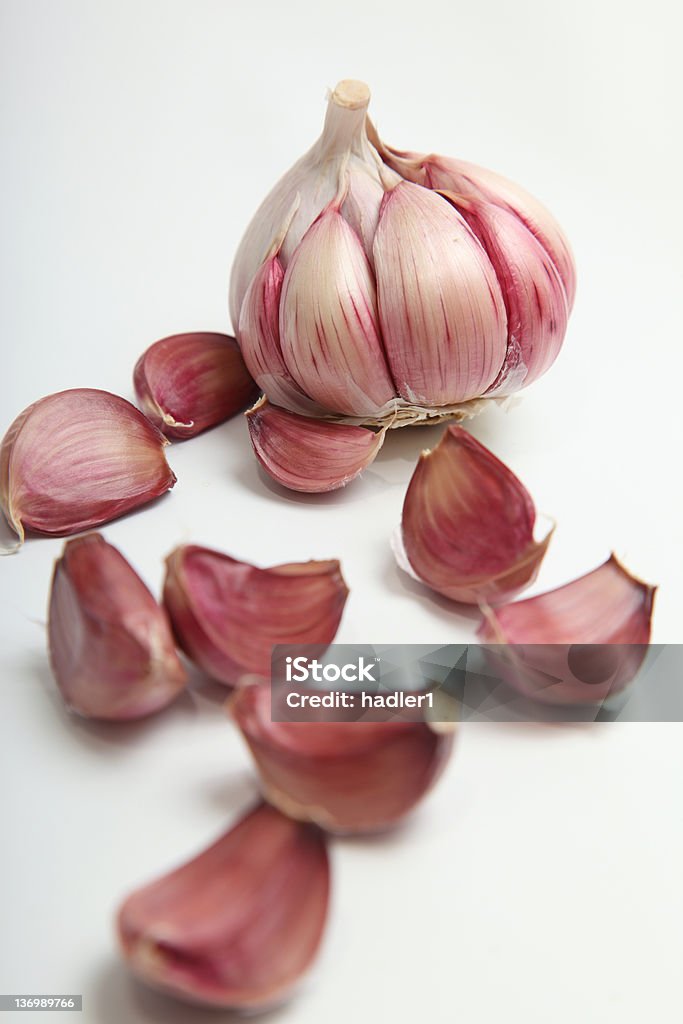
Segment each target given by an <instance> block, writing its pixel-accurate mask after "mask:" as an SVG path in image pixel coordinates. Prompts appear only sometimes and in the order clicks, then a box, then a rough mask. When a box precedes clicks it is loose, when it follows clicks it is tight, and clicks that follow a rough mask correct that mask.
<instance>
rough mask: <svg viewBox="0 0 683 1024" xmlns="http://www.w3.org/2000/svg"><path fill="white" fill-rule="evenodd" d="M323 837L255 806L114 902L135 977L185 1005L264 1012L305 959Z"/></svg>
mask: <svg viewBox="0 0 683 1024" xmlns="http://www.w3.org/2000/svg"><path fill="white" fill-rule="evenodd" d="M329 884H330V883H329V861H328V856H327V847H326V842H325V837H324V834H323V833H322V832H321V831H320V830H318V829H316V828H315V827H314V826H312V825H306V824H302V823H301V822H296V821H291V820H290V819H289V818H287V817H285V816H284V815H282V814H280V813H279V811H277V810H275V809H274V808H272V807H269V806H268V805H266V804H260V805H259V806H257V807H256V808H255V809H254V810H252V811H251V812H250V813H249V814H247V815H246V816H245V817H244V818H242V820H241V821H239V822H238V824H237V825H235V826H234V828H232V829H231V830H230V831H229V832H227V833H225V835H223V836H221V838H220V839H218V840H217V841H216V842H214V843H213V844H212V845H211V846H209V847H208V849H206V850H204V851H203V852H202V853H200V854H199V855H198V856H196V857H194V858H193V859H192V860H190V861H188V862H187V863H186V864H183V865H182V867H179V868H176V869H175V870H174V871H171V872H170V873H169V874H167V875H164V876H163V877H162V878H160V879H158V880H157V881H155V882H152V883H150V884H149V885H146V886H144V887H143V888H141V889H138V890H137V891H135V892H134V893H132V895H130V896H129V897H128V898H127V899H126V901H125V902H124V903H123V905H122V907H121V909H120V910H119V913H118V917H117V930H118V936H119V941H120V944H121V948H122V951H123V955H124V957H125V959H126V961H127V962H128V965H129V967H130V968H131V970H132V971H133V973H134V974H135V975H137V976H138V977H139V978H141V979H142V980H143V981H145V982H147V983H148V984H150V985H152V986H153V987H155V988H158V989H161V990H162V991H165V992H167V993H169V994H170V995H173V996H176V997H178V998H180V999H183V1000H186V1001H188V1002H195V1003H201V1004H206V1005H208V1006H213V1007H223V1008H234V1009H245V1010H257V1009H265V1008H267V1007H270V1006H273V1005H275V1004H276V1003H279V1002H282V1001H283V1000H284V999H285V998H286V997H288V996H289V995H290V994H291V992H292V989H293V988H294V986H295V985H296V983H297V982H298V981H299V979H300V978H301V976H302V975H303V974H304V972H305V971H306V970H307V969H308V968H309V966H310V964H311V963H312V961H313V959H314V957H315V955H316V953H317V950H318V947H319V945H320V940H321V938H322V934H323V930H324V927H325V921H326V917H327V908H328V901H329Z"/></svg>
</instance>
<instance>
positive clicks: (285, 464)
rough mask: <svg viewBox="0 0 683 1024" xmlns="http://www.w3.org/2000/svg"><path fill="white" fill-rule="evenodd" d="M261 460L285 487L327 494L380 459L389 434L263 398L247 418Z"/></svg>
mask: <svg viewBox="0 0 683 1024" xmlns="http://www.w3.org/2000/svg"><path fill="white" fill-rule="evenodd" d="M247 425H248V427H249V437H250V439H251V443H252V445H253V448H254V453H255V455H256V458H257V459H258V461H259V462H260V463H261V465H262V466H263V468H264V469H265V470H266V472H267V473H268V474H269V476H271V477H272V478H273V480H276V481H277V483H279V484H281V485H282V486H283V487H287V488H289V489H290V490H293V491H302V492H304V493H318V494H319V493H322V492H325V491H335V490H337V489H338V488H340V487H344V486H345V485H346V484H347V483H348V482H349V481H350V480H353V479H354V477H356V476H358V475H359V473H361V472H362V471H363V470H364V469H365V468H366V467H367V466H369V465H370V463H371V462H372V461H373V460H374V459H375V457H376V455H377V452H378V451H379V449H380V448H381V447H382V444H383V442H384V436H385V431H384V430H379V431H372V430H369V429H368V428H367V427H356V426H352V425H350V424H347V423H331V422H328V421H326V420H317V419H313V418H311V417H309V416H294V415H292V413H290V412H285V410H284V409H280V408H278V407H277V406H276V405H271V404H270V403H269V402H268V400H267V399H265V398H264V399H263V400H262V401H261V402H259V403H258V404H257V405H255V406H254V408H253V409H250V410H249V412H248V413H247Z"/></svg>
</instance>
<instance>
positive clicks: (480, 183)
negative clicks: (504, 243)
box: [367, 120, 576, 312]
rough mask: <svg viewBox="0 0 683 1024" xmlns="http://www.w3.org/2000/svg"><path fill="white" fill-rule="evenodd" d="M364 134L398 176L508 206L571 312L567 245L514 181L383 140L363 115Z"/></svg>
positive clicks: (532, 198)
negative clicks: (544, 256)
mask: <svg viewBox="0 0 683 1024" xmlns="http://www.w3.org/2000/svg"><path fill="white" fill-rule="evenodd" d="M367 129H368V136H369V138H370V141H371V142H372V144H373V145H374V146H375V148H376V149H377V151H378V153H379V154H380V156H381V157H382V160H384V162H385V163H386V164H387V165H388V166H389V167H391V168H392V170H394V171H396V172H397V173H398V174H400V175H401V176H402V177H403V178H406V179H407V180H408V181H412V182H414V183H416V184H418V185H422V186H423V187H425V188H432V189H437V190H439V191H443V190H445V191H450V192H455V193H457V194H458V195H461V196H465V197H466V198H468V199H479V200H485V201H486V202H487V203H493V204H494V205H495V206H500V207H502V208H504V209H507V210H510V212H511V213H513V214H515V216H517V217H519V219H520V220H521V221H522V223H523V224H524V225H525V226H526V227H527V228H528V229H529V231H531V233H532V235H534V236H535V237H536V238H537V239H538V241H539V242H540V243H541V245H542V246H543V248H544V249H545V250H546V252H547V253H548V255H549V256H550V258H551V260H552V261H553V263H554V264H555V267H556V268H557V271H558V273H559V275H560V278H561V280H562V284H563V285H564V290H565V293H566V295H567V307H568V310H569V312H571V309H572V306H573V305H574V297H575V295H576V266H575V264H574V257H573V255H572V251H571V247H570V245H569V242H568V241H567V238H566V236H565V234H564V232H563V231H562V229H561V228H560V226H559V224H558V223H557V221H556V220H555V218H554V217H553V215H552V214H551V213H550V211H549V210H547V209H546V207H545V206H544V205H543V203H541V202H539V201H538V199H536V197H535V196H532V195H531V194H530V193H529V192H527V191H526V189H523V188H522V187H521V186H520V185H517V184H516V183H515V182H513V181H510V180H509V179H508V178H505V177H503V175H502V174H498V173H497V172H496V171H490V170H489V169H488V168H487V167H480V166H478V165H477V164H472V163H469V161H467V160H456V159H455V158H453V157H447V156H436V155H434V154H430V155H426V154H424V153H411V152H408V151H402V150H398V149H393V148H392V147H391V146H386V145H385V144H384V143H383V142H382V140H381V139H380V138H379V136H378V135H377V131H376V129H375V127H374V125H373V124H372V123H371V122H370V121H369V120H368V121H367Z"/></svg>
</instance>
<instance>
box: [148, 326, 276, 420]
mask: <svg viewBox="0 0 683 1024" xmlns="http://www.w3.org/2000/svg"><path fill="white" fill-rule="evenodd" d="M133 383H134V386H135V393H136V395H137V399H138V401H139V403H140V405H141V406H142V409H143V410H144V412H145V414H146V415H147V416H148V418H149V419H150V420H151V421H152V423H154V425H155V426H157V427H158V428H159V430H161V432H162V433H163V434H165V435H166V436H167V437H173V438H178V439H181V440H182V439H183V438H186V437H194V436H195V435H196V434H199V433H201V432H202V431H203V430H207V429H208V428H209V427H214V426H216V425H217V424H218V423H222V422H223V421H224V420H227V419H229V418H230V417H231V416H234V415H235V413H237V412H239V411H240V410H241V409H243V408H244V407H245V406H246V405H248V404H249V402H251V401H253V400H254V399H255V398H256V397H257V395H258V387H257V386H256V384H255V383H254V381H253V380H252V378H251V377H250V376H249V373H248V372H247V369H246V367H245V365H244V360H243V359H242V355H241V353H240V349H239V346H238V344H237V342H236V341H235V339H234V338H232V337H230V336H229V335H227V334H216V333H213V332H199V333H192V334H174V335H172V336H171V337H168V338H162V339H161V340H160V341H156V342H154V344H153V345H150V347H149V348H148V349H147V350H146V351H145V352H143V354H142V355H141V356H140V358H139V359H138V361H137V363H136V365H135V370H134V372H133Z"/></svg>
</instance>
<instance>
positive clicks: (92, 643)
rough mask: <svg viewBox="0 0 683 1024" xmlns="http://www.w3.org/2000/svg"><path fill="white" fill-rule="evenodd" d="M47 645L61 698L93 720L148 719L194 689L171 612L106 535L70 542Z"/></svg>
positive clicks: (54, 591)
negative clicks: (168, 613) (175, 636)
mask: <svg viewBox="0 0 683 1024" xmlns="http://www.w3.org/2000/svg"><path fill="white" fill-rule="evenodd" d="M48 645H49V652H50V663H51V665H52V671H53V674H54V677H55V680H56V682H57V686H58V687H59V690H60V693H61V695H62V697H63V698H64V700H65V702H66V704H67V705H68V707H69V708H70V709H71V710H72V711H75V712H77V713H78V714H79V715H83V716H85V717H86V718H99V719H107V720H111V721H126V720H129V719H133V718H142V717H144V716H145V715H150V714H152V713H153V712H155V711H159V710H160V709H161V708H163V707H166V705H167V704H170V703H171V701H173V700H175V698H176V697H177V696H178V694H179V693H180V692H181V691H182V690H183V689H184V688H185V684H186V682H187V675H186V673H185V670H184V668H183V666H182V665H181V663H180V660H179V658H178V655H177V654H176V650H175V645H174V643H173V636H172V634H171V627H170V624H169V621H168V618H167V617H166V613H165V612H164V610H163V608H161V607H160V606H159V605H158V604H157V602H156V601H155V600H154V597H153V596H152V594H151V593H150V591H149V590H148V589H147V587H146V586H145V584H144V583H143V582H142V580H141V579H140V577H139V576H138V575H137V573H136V572H135V570H134V569H133V568H132V567H131V566H130V565H129V564H128V562H127V561H126V559H125V558H124V557H123V555H122V554H121V553H120V552H119V551H118V550H117V549H116V548H115V547H113V546H112V545H111V544H108V543H107V542H106V541H105V539H104V537H102V535H101V534H99V533H89V534H86V535H85V536H84V537H77V538H75V539H74V540H71V541H67V543H66V544H65V546H64V550H63V552H62V554H61V557H60V558H59V559H58V560H57V561H56V562H55V567H54V572H53V575H52V583H51V587H50V601H49V612H48Z"/></svg>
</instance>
